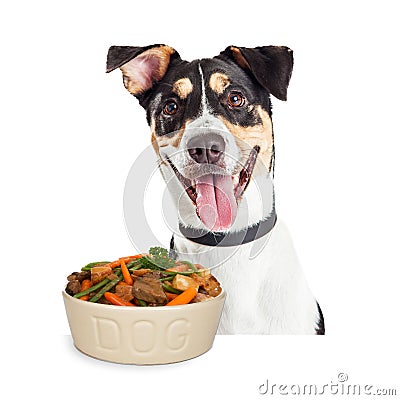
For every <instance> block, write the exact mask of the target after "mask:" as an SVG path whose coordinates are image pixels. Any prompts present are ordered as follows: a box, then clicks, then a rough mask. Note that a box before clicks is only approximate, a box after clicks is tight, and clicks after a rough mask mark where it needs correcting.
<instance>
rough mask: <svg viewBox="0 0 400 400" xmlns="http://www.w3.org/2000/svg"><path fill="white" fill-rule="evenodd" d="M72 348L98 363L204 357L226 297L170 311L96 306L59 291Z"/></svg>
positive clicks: (210, 344) (163, 361)
mask: <svg viewBox="0 0 400 400" xmlns="http://www.w3.org/2000/svg"><path fill="white" fill-rule="evenodd" d="M62 294H63V298H64V305H65V310H66V313H67V318H68V323H69V326H70V329H71V334H72V338H73V341H74V345H75V347H76V348H77V349H79V350H80V351H82V352H83V353H85V354H87V355H89V356H92V357H95V358H98V359H100V360H105V361H112V362H116V363H122V364H139V365H146V364H147V365H149V364H167V363H174V362H178V361H183V360H188V359H190V358H193V357H197V356H199V355H201V354H203V353H205V352H207V351H208V350H209V349H210V348H211V346H212V344H213V342H214V338H215V334H216V332H217V328H218V323H219V319H220V317H221V313H222V308H223V305H224V302H225V292H224V291H222V292H221V293H220V294H219V295H218V296H217V297H214V298H213V299H211V300H208V301H204V302H200V303H194V304H185V305H180V306H169V307H124V306H113V305H106V304H96V303H91V302H87V301H82V300H79V299H76V298H74V297H71V296H70V295H68V294H67V293H66V292H65V291H63V292H62Z"/></svg>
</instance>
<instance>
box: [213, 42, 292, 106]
mask: <svg viewBox="0 0 400 400" xmlns="http://www.w3.org/2000/svg"><path fill="white" fill-rule="evenodd" d="M221 55H222V56H226V57H228V58H230V59H231V60H233V61H235V62H236V64H238V65H239V66H240V67H241V68H243V69H244V70H246V71H248V72H250V73H251V74H252V75H253V76H254V78H255V79H256V80H257V81H258V83H259V84H260V85H261V86H262V87H264V88H265V89H267V90H268V91H269V92H270V93H271V94H272V95H274V96H275V97H276V98H278V99H279V100H286V98H287V88H288V85H289V81H290V77H291V75H292V69H293V51H292V50H291V49H289V48H288V47H285V46H262V47H255V48H247V47H236V46H229V47H227V48H226V49H225V50H224V51H223V52H221Z"/></svg>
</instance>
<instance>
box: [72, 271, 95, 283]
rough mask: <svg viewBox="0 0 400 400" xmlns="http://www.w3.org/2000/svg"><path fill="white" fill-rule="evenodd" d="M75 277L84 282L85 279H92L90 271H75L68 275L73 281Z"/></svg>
mask: <svg viewBox="0 0 400 400" xmlns="http://www.w3.org/2000/svg"><path fill="white" fill-rule="evenodd" d="M74 279H77V280H78V281H79V282H80V283H82V282H83V281H84V280H85V279H90V271H80V272H73V273H72V274H71V275H68V276H67V280H68V281H73V280H74Z"/></svg>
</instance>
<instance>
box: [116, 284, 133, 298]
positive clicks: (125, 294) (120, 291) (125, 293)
mask: <svg viewBox="0 0 400 400" xmlns="http://www.w3.org/2000/svg"><path fill="white" fill-rule="evenodd" d="M115 294H116V295H118V296H119V297H121V299H124V300H126V301H131V300H132V299H133V294H132V286H130V285H117V286H116V287H115Z"/></svg>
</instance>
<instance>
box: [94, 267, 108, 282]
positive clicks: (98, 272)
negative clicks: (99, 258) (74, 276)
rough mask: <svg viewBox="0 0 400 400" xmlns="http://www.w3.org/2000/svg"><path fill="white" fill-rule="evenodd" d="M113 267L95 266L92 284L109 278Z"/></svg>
mask: <svg viewBox="0 0 400 400" xmlns="http://www.w3.org/2000/svg"><path fill="white" fill-rule="evenodd" d="M111 271H112V269H111V268H110V267H93V268H92V269H91V274H90V277H91V280H92V285H96V283H99V282H101V281H102V280H103V279H104V278H107V276H108V275H110V274H111Z"/></svg>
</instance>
